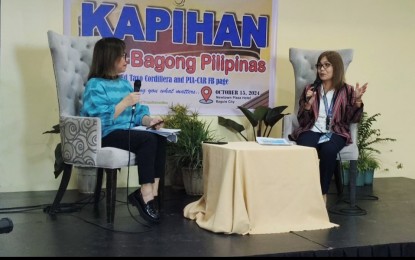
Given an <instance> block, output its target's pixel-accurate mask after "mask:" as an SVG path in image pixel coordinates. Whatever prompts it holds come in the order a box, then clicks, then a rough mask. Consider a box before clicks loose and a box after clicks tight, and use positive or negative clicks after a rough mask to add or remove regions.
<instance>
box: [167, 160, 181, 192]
mask: <svg viewBox="0 0 415 260" xmlns="http://www.w3.org/2000/svg"><path fill="white" fill-rule="evenodd" d="M177 160H178V158H177V156H167V159H166V175H165V178H166V181H165V185H171V186H172V188H173V189H175V190H183V189H184V184H183V177H182V173H181V170H180V168H179V167H178V166H177ZM167 180H168V181H167Z"/></svg>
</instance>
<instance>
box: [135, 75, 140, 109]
mask: <svg viewBox="0 0 415 260" xmlns="http://www.w3.org/2000/svg"><path fill="white" fill-rule="evenodd" d="M140 88H141V80H139V79H137V80H135V81H134V92H140ZM135 106H136V104H134V105H133V112H134V111H135Z"/></svg>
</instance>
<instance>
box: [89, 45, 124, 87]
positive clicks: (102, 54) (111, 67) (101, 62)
mask: <svg viewBox="0 0 415 260" xmlns="http://www.w3.org/2000/svg"><path fill="white" fill-rule="evenodd" d="M124 52H125V42H124V41H122V40H120V39H118V38H114V37H109V38H102V39H100V40H99V41H97V43H96V44H95V47H94V53H93V56H92V64H91V69H90V71H89V74H88V79H91V78H104V79H115V78H118V75H117V73H116V71H115V63H116V62H117V60H118V59H120V58H121V57H122V56H123V55H124Z"/></svg>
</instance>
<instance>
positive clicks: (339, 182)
mask: <svg viewBox="0 0 415 260" xmlns="http://www.w3.org/2000/svg"><path fill="white" fill-rule="evenodd" d="M334 182H335V184H336V190H337V195H338V196H341V195H342V193H343V178H342V171H341V161H340V160H337V163H336V169H335V170H334Z"/></svg>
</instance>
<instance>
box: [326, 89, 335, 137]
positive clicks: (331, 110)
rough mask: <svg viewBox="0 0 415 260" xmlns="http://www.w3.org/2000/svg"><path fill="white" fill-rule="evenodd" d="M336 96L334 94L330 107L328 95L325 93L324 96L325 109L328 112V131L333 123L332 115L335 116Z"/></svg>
mask: <svg viewBox="0 0 415 260" xmlns="http://www.w3.org/2000/svg"><path fill="white" fill-rule="evenodd" d="M323 92H324V90H323ZM334 94H335V93H334ZM334 94H333V97H332V99H331V102H330V106H329V104H328V103H329V102H328V101H327V97H326V93H324V95H323V102H324V109H325V110H326V130H327V131H328V130H329V129H330V121H331V118H332V115H333V104H334V99H335V95H334Z"/></svg>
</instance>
